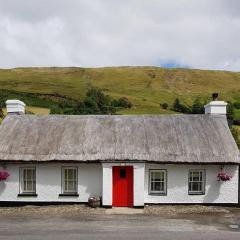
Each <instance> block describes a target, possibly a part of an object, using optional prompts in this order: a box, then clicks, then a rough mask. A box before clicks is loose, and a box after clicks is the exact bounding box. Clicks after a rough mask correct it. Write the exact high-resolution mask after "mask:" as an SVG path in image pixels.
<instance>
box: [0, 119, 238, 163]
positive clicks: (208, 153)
mask: <svg viewBox="0 0 240 240" xmlns="http://www.w3.org/2000/svg"><path fill="white" fill-rule="evenodd" d="M0 160H2V161H115V160H129V161H153V162H155V161H156V162H166V163H239V162H240V161H239V150H238V148H237V146H236V143H235V141H234V139H233V137H232V135H231V132H230V130H229V127H228V124H227V121H226V117H225V116H211V115H168V116H166V115H165V116H164V115H163V116H157V115H155V116H150V115H145V116H61V115H50V116H33V115H9V116H7V117H6V118H5V119H4V121H3V123H2V125H1V126H0Z"/></svg>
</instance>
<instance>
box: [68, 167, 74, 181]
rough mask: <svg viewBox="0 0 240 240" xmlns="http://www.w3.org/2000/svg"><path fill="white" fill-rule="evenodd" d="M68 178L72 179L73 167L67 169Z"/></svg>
mask: <svg viewBox="0 0 240 240" xmlns="http://www.w3.org/2000/svg"><path fill="white" fill-rule="evenodd" d="M68 179H69V180H72V179H73V169H68Z"/></svg>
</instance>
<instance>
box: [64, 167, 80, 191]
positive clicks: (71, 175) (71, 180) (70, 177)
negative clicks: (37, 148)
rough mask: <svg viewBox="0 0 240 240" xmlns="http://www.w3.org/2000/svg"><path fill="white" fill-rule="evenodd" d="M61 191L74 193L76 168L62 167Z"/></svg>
mask: <svg viewBox="0 0 240 240" xmlns="http://www.w3.org/2000/svg"><path fill="white" fill-rule="evenodd" d="M62 176H63V179H62V192H63V194H76V193H77V192H78V190H77V168H76V167H64V168H63V169H62Z"/></svg>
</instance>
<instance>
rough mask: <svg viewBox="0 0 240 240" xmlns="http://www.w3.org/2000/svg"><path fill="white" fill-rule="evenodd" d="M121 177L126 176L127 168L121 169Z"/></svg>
mask: <svg viewBox="0 0 240 240" xmlns="http://www.w3.org/2000/svg"><path fill="white" fill-rule="evenodd" d="M120 178H126V169H124V168H121V169H120Z"/></svg>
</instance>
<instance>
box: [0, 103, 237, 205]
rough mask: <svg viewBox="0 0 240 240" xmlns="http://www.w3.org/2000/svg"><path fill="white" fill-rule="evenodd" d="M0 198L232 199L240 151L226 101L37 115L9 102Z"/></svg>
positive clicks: (1, 142)
mask: <svg viewBox="0 0 240 240" xmlns="http://www.w3.org/2000/svg"><path fill="white" fill-rule="evenodd" d="M7 111H8V115H7V116H6V118H5V119H4V121H3V122H2V124H1V125H0V167H1V169H0V174H1V173H4V172H5V173H6V172H7V173H8V174H9V175H10V176H9V177H5V179H4V178H3V179H0V180H2V181H0V202H14V203H15V202H39V203H40V202H87V201H88V198H89V197H93V196H101V197H102V204H103V205H104V206H129V207H131V206H136V207H137V206H144V204H161V203H171V204H172V203H184V204H185V203H200V204H201V203H207V204H223V203H224V204H225V203H227V204H236V203H238V193H239V163H240V159H239V150H238V148H237V146H236V143H235V141H234V139H233V137H232V135H231V132H230V130H229V127H228V123H227V120H226V103H225V102H222V101H212V102H210V103H209V104H208V105H206V106H205V112H206V114H204V115H155V116H153V115H143V116H100V115H99V116H66V115H65V116H61V115H49V116H35V115H25V114H24V112H25V104H24V103H23V102H21V101H18V100H9V101H7Z"/></svg>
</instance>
